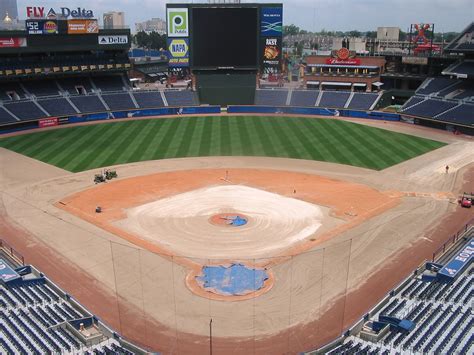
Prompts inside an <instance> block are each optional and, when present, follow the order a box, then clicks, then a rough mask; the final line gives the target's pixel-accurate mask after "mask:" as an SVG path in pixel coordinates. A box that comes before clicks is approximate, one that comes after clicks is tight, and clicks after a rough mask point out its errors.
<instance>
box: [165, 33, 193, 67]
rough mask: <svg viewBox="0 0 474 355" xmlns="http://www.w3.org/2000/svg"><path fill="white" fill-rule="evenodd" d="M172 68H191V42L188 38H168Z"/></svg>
mask: <svg viewBox="0 0 474 355" xmlns="http://www.w3.org/2000/svg"><path fill="white" fill-rule="evenodd" d="M168 53H169V62H168V64H169V66H170V67H188V66H189V40H188V39H187V38H179V39H178V38H168Z"/></svg>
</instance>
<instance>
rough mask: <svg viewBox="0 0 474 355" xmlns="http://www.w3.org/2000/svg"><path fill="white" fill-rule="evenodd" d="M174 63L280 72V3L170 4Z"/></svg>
mask: <svg viewBox="0 0 474 355" xmlns="http://www.w3.org/2000/svg"><path fill="white" fill-rule="evenodd" d="M166 14H167V34H168V52H169V57H170V66H172V67H173V66H174V67H191V68H192V69H193V70H261V71H262V72H266V73H276V72H279V71H280V64H281V57H282V56H281V52H282V19H283V5H282V4H270V3H269V4H167V5H166Z"/></svg>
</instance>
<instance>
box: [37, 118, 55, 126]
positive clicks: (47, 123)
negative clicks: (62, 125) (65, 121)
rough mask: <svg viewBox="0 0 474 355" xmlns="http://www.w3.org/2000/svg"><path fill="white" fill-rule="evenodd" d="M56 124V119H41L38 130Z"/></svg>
mask: <svg viewBox="0 0 474 355" xmlns="http://www.w3.org/2000/svg"><path fill="white" fill-rule="evenodd" d="M58 124H59V121H58V118H57V117H49V118H43V119H41V120H39V121H38V127H39V128H44V127H52V126H57V125H58Z"/></svg>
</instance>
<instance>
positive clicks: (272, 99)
mask: <svg viewBox="0 0 474 355" xmlns="http://www.w3.org/2000/svg"><path fill="white" fill-rule="evenodd" d="M287 98H288V90H284V89H278V90H265V89H263V90H257V91H256V92H255V105H261V106H285V105H286V100H287ZM313 104H314V103H313Z"/></svg>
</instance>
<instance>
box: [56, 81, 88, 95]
mask: <svg viewBox="0 0 474 355" xmlns="http://www.w3.org/2000/svg"><path fill="white" fill-rule="evenodd" d="M58 84H59V86H60V87H61V89H63V90H65V91H67V92H69V94H71V95H78V94H80V93H79V92H78V88H80V87H82V88H84V90H86V92H87V93H90V92H92V85H91V82H90V80H89V78H87V77H69V78H62V79H58Z"/></svg>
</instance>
